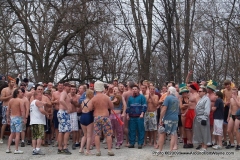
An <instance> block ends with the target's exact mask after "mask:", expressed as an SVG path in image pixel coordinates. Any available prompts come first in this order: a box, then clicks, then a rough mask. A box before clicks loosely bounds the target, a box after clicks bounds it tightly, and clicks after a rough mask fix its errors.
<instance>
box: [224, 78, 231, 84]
mask: <svg viewBox="0 0 240 160" xmlns="http://www.w3.org/2000/svg"><path fill="white" fill-rule="evenodd" d="M223 83H224V85H229V84H231V81H230V80H228V79H227V80H225V81H224V82H223Z"/></svg>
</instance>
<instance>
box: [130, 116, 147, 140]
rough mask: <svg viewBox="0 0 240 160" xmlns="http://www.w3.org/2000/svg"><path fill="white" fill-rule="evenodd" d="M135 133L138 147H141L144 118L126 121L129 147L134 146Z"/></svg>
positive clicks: (131, 118)
mask: <svg viewBox="0 0 240 160" xmlns="http://www.w3.org/2000/svg"><path fill="white" fill-rule="evenodd" d="M136 131H137V132H138V145H143V142H144V135H145V129H144V118H139V117H137V118H135V117H134V118H133V117H130V119H129V121H128V137H129V143H130V144H131V145H134V144H135V139H136Z"/></svg>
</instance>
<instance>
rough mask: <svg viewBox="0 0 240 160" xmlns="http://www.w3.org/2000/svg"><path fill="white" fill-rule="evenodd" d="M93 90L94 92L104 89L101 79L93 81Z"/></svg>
mask: <svg viewBox="0 0 240 160" xmlns="http://www.w3.org/2000/svg"><path fill="white" fill-rule="evenodd" d="M94 90H95V91H96V92H102V91H104V90H105V88H104V83H103V82H102V81H99V80H98V81H97V82H95V83H94Z"/></svg>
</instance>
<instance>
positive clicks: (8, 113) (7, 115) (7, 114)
mask: <svg viewBox="0 0 240 160" xmlns="http://www.w3.org/2000/svg"><path fill="white" fill-rule="evenodd" d="M11 107H12V105H11V100H10V101H9V103H8V107H7V112H6V117H7V123H8V124H10V109H11Z"/></svg>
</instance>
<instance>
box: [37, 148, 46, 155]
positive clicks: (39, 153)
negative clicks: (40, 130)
mask: <svg viewBox="0 0 240 160" xmlns="http://www.w3.org/2000/svg"><path fill="white" fill-rule="evenodd" d="M36 152H37V153H38V155H45V153H43V152H42V150H41V149H40V150H38V151H36Z"/></svg>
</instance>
